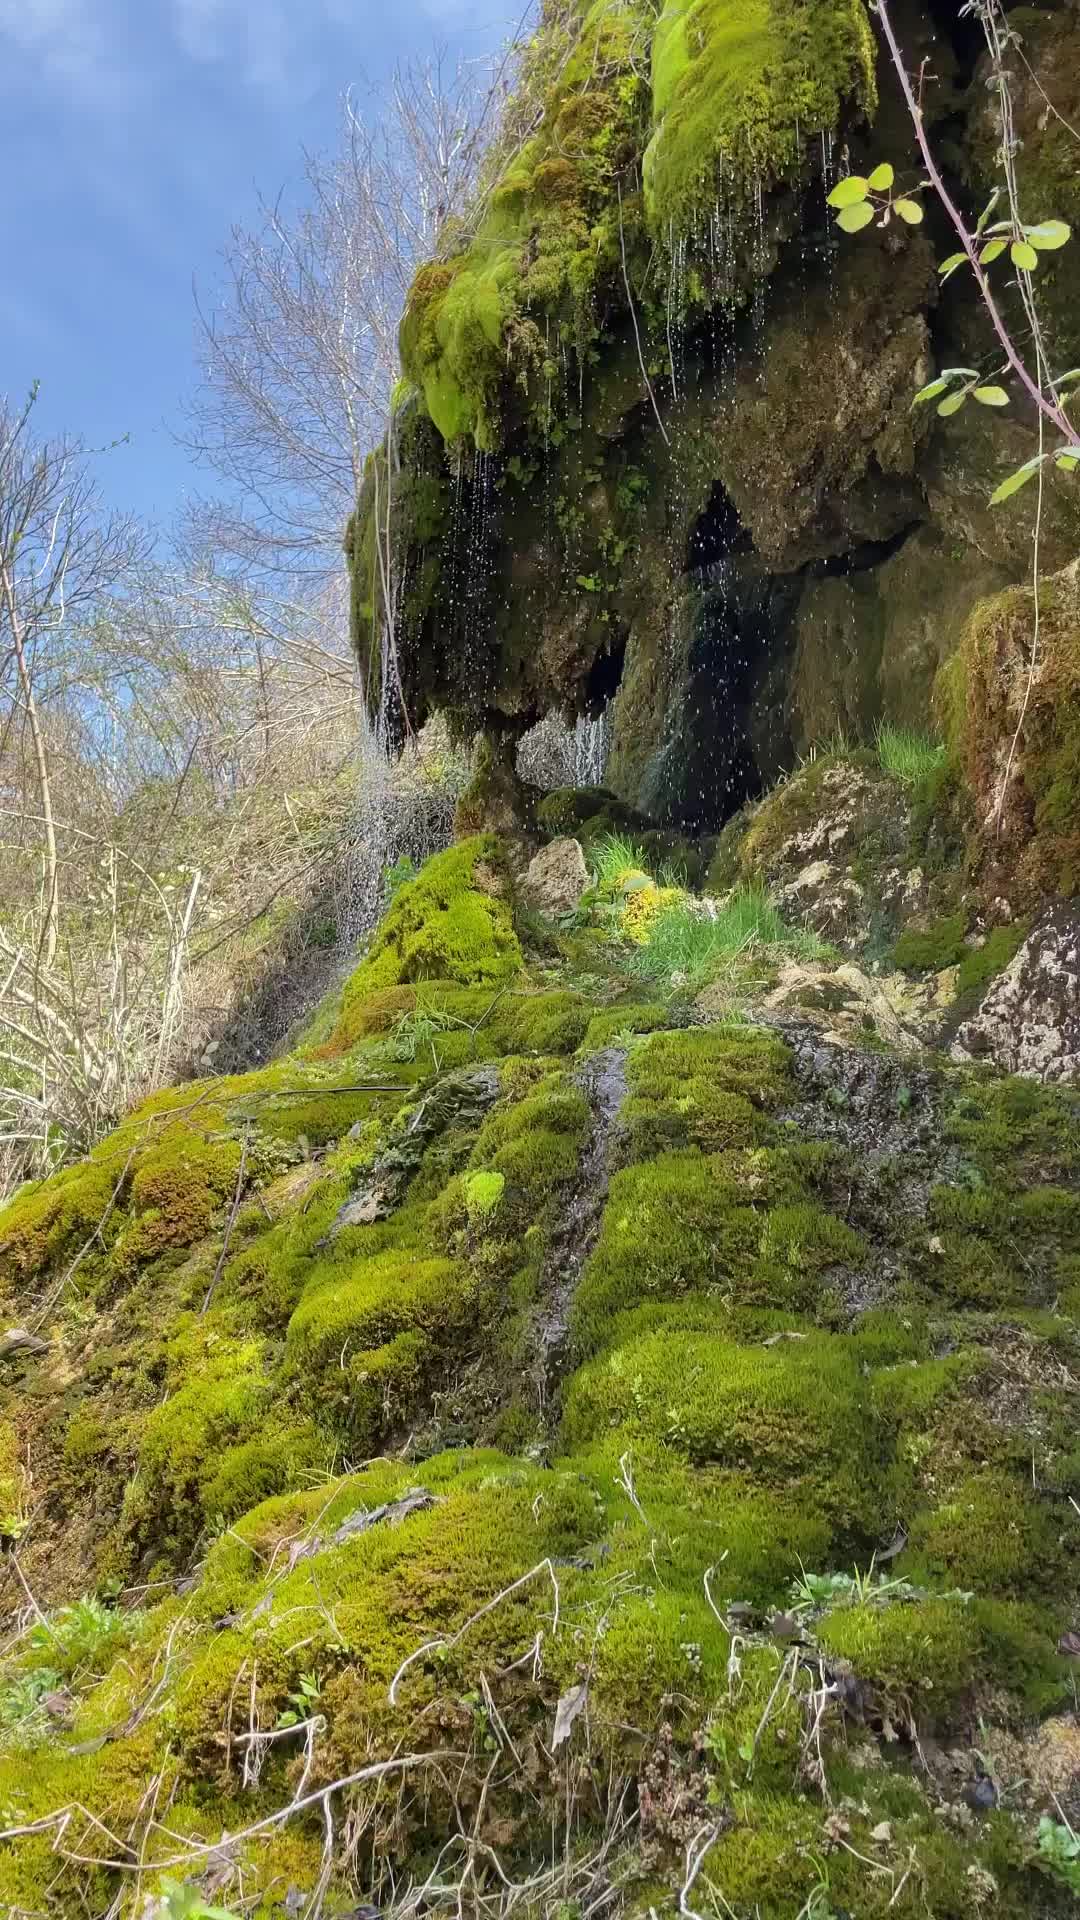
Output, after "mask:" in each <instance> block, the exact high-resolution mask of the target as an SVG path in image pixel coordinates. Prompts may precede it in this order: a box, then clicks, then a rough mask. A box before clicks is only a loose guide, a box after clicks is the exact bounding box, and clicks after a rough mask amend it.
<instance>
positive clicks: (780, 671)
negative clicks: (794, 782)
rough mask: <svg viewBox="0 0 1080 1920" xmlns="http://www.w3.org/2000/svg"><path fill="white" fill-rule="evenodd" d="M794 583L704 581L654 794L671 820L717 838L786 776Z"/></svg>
mask: <svg viewBox="0 0 1080 1920" xmlns="http://www.w3.org/2000/svg"><path fill="white" fill-rule="evenodd" d="M799 588H800V583H799V581H798V580H797V579H795V578H790V579H780V578H772V577H769V576H765V577H763V578H752V577H751V578H745V577H742V576H741V575H740V572H739V569H738V567H737V566H736V565H733V566H732V568H731V570H730V572H728V573H727V577H726V578H724V579H723V580H721V581H720V582H719V583H718V584H717V583H708V584H704V585H703V587H702V590H701V592H700V595H699V598H698V599H697V601H696V603H695V604H694V606H693V608H692V609H691V611H690V615H689V617H690V618H691V620H692V632H691V636H690V645H689V655H688V663H687V675H686V689H685V694H684V698H683V701H682V705H681V709H680V712H679V715H678V717H677V719H676V721H675V724H674V726H673V730H672V734H671V737H670V742H669V747H668V750H667V752H666V753H665V755H664V759H663V764H662V767H661V769H660V775H659V778H658V781H657V790H656V792H655V794H654V797H653V810H654V811H656V812H657V813H658V814H659V815H660V816H661V817H662V818H663V819H664V820H665V822H666V823H670V824H672V825H678V826H682V827H686V828H688V829H689V830H691V831H694V832H699V833H704V832H716V831H717V830H718V829H719V828H720V827H722V826H723V825H724V823H725V821H727V820H729V819H730V818H731V815H732V814H733V813H737V812H738V810H739V808H740V807H742V806H745V804H746V802H747V801H748V800H755V799H758V798H759V797H760V796H761V795H762V794H763V793H764V792H765V791H766V789H767V788H768V787H769V786H771V785H772V783H773V782H774V781H775V780H776V779H777V777H778V776H779V775H780V774H781V773H784V772H786V771H788V770H789V769H790V767H791V765H792V764H793V759H794V754H793V748H792V743H791V738H790V733H789V730H788V726H787V721H786V718H785V715H784V701H783V686H784V680H785V674H786V664H787V659H788V654H789V651H790V644H791V641H790V635H791V627H792V616H793V613H794V609H795V606H796V604H797V601H798V596H799Z"/></svg>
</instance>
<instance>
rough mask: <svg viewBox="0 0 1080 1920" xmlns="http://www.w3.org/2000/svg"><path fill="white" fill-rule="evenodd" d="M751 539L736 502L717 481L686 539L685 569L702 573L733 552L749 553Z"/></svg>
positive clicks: (694, 572)
mask: <svg viewBox="0 0 1080 1920" xmlns="http://www.w3.org/2000/svg"><path fill="white" fill-rule="evenodd" d="M752 544H753V543H752V541H751V539H750V535H749V534H748V533H747V531H746V529H745V527H743V525H742V523H741V521H740V519H739V515H738V510H737V508H736V506H735V503H734V501H733V500H732V499H731V498H730V496H729V495H728V494H727V493H725V491H724V488H723V487H722V486H721V485H720V482H719V481H717V482H716V484H715V486H714V487H713V490H712V492H711V494H710V495H709V503H708V505H707V507H706V508H705V511H704V513H700V514H699V515H698V517H697V519H696V520H695V521H694V524H693V526H692V527H691V529H690V534H689V538H688V539H687V542H686V572H687V573H689V574H700V573H702V572H704V571H705V569H706V568H709V567H716V566H719V565H721V564H722V563H723V562H724V561H725V560H727V559H728V558H729V557H730V556H731V555H732V554H736V553H749V552H750V549H751V546H752Z"/></svg>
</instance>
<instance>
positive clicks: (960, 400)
mask: <svg viewBox="0 0 1080 1920" xmlns="http://www.w3.org/2000/svg"><path fill="white" fill-rule="evenodd" d="M967 397H968V390H967V388H966V387H963V388H962V389H961V391H960V392H959V393H950V395H949V397H948V399H947V400H943V401H942V402H941V405H940V406H939V408H938V412H939V413H940V414H941V415H942V416H943V417H944V416H945V415H947V414H950V413H959V411H960V409H961V407H962V406H963V404H964V401H965V400H966V399H967Z"/></svg>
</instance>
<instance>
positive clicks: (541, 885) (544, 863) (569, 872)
mask: <svg viewBox="0 0 1080 1920" xmlns="http://www.w3.org/2000/svg"><path fill="white" fill-rule="evenodd" d="M588 884H589V869H588V867H587V866H586V865H585V855H584V854H583V853H582V851H581V843H580V841H577V840H553V841H552V842H551V844H550V846H547V847H542V848H541V850H540V852H539V853H538V854H537V855H536V858H535V859H534V860H532V861H530V863H529V868H528V871H527V873H526V875H525V878H524V880H523V881H522V883H521V893H522V897H523V899H524V900H525V902H526V904H527V905H528V906H530V907H534V908H535V909H536V911H537V913H543V914H546V916H547V917H548V919H550V920H557V919H558V918H559V915H560V914H563V913H573V911H574V908H575V907H576V906H577V904H578V901H579V900H580V899H581V896H582V894H583V893H584V892H585V889H586V887H587V886H588Z"/></svg>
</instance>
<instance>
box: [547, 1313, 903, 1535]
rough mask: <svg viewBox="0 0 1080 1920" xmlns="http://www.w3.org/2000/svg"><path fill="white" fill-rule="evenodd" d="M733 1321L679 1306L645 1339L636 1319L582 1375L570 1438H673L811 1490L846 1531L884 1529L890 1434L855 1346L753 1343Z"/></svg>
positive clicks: (709, 1456)
mask: <svg viewBox="0 0 1080 1920" xmlns="http://www.w3.org/2000/svg"><path fill="white" fill-rule="evenodd" d="M722 1328H723V1321H722V1319H720V1320H718V1319H717V1317H716V1316H715V1314H713V1315H712V1316H711V1323H710V1319H709V1318H704V1317H703V1314H702V1310H701V1309H700V1308H699V1309H697V1310H696V1311H691V1312H689V1313H688V1312H687V1310H686V1309H681V1310H680V1309H671V1310H670V1317H669V1319H668V1321H667V1324H659V1325H657V1326H655V1327H653V1328H651V1329H648V1330H645V1331H642V1332H641V1333H639V1334H636V1335H635V1333H634V1331H633V1326H632V1322H631V1321H629V1320H627V1321H625V1322H624V1323H623V1324H622V1326H621V1327H620V1337H619V1342H618V1345H617V1346H615V1347H614V1348H613V1349H612V1350H611V1351H609V1352H606V1353H603V1354H601V1355H600V1356H599V1357H598V1358H597V1359H596V1360H593V1361H591V1362H590V1363H589V1364H588V1365H587V1366H585V1367H583V1368H582V1369H581V1371H580V1372H579V1373H578V1374H576V1375H575V1377H574V1379H573V1381H572V1382H571V1385H570V1389H569V1393H568V1396H567V1409H566V1426H565V1431H566V1439H567V1441H568V1443H569V1444H570V1445H572V1446H573V1445H581V1444H583V1443H588V1442H589V1441H596V1440H598V1439H599V1438H600V1437H601V1436H605V1435H607V1436H610V1440H609V1444H611V1445H612V1446H614V1447H615V1448H616V1449H619V1448H621V1447H625V1446H626V1445H627V1444H632V1443H633V1442H634V1440H635V1439H637V1440H638V1441H639V1442H647V1443H649V1444H651V1445H653V1446H656V1445H667V1446H669V1447H672V1448H674V1449H675V1450H676V1451H677V1452H678V1453H682V1454H684V1455H685V1456H686V1457H687V1458H688V1459H690V1460H693V1461H697V1462H701V1463H705V1462H711V1463H713V1464H715V1465H718V1466H723V1467H728V1468H731V1469H733V1470H742V1471H746V1472H749V1473H752V1474H753V1476H754V1478H755V1480H756V1481H757V1482H758V1484H760V1485H763V1486H770V1487H777V1488H786V1489H787V1490H788V1491H789V1492H791V1493H795V1492H797V1491H798V1490H800V1489H801V1490H802V1491H803V1492H804V1494H805V1497H807V1498H808V1499H810V1500H812V1501H813V1503H814V1505H815V1507H816V1508H817V1510H818V1511H819V1512H821V1513H822V1514H823V1516H824V1517H825V1518H826V1519H827V1520H829V1521H831V1522H832V1524H833V1525H835V1526H837V1527H839V1528H840V1529H842V1530H845V1531H852V1532H854V1533H855V1534H859V1533H861V1532H862V1531H863V1530H869V1531H870V1532H872V1533H875V1534H876V1533H877V1532H879V1531H880V1530H881V1528H882V1520H883V1516H884V1514H885V1513H887V1511H888V1501H887V1497H886V1493H885V1480H886V1475H885V1454H886V1441H885V1436H884V1432H883V1429H882V1428H881V1427H880V1425H879V1423H878V1420H877V1417H876V1415H875V1413H874V1411H873V1408H872V1404H871V1399H870V1395H869V1391H868V1387H867V1383H866V1380H865V1378H864V1376H863V1373H862V1370H861V1367H860V1364H859V1357H858V1350H857V1345H856V1343H854V1342H853V1341H851V1340H850V1339H845V1338H843V1337H839V1336H832V1335H828V1334H807V1335H806V1337H805V1338H802V1339H799V1340H795V1341H790V1342H789V1341H782V1342H781V1343H780V1344H779V1345H776V1346H771V1347H769V1346H760V1347H745V1346H739V1345H737V1344H736V1343H735V1342H734V1341H733V1340H731V1339H728V1338H725V1337H724V1333H723V1331H722Z"/></svg>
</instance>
